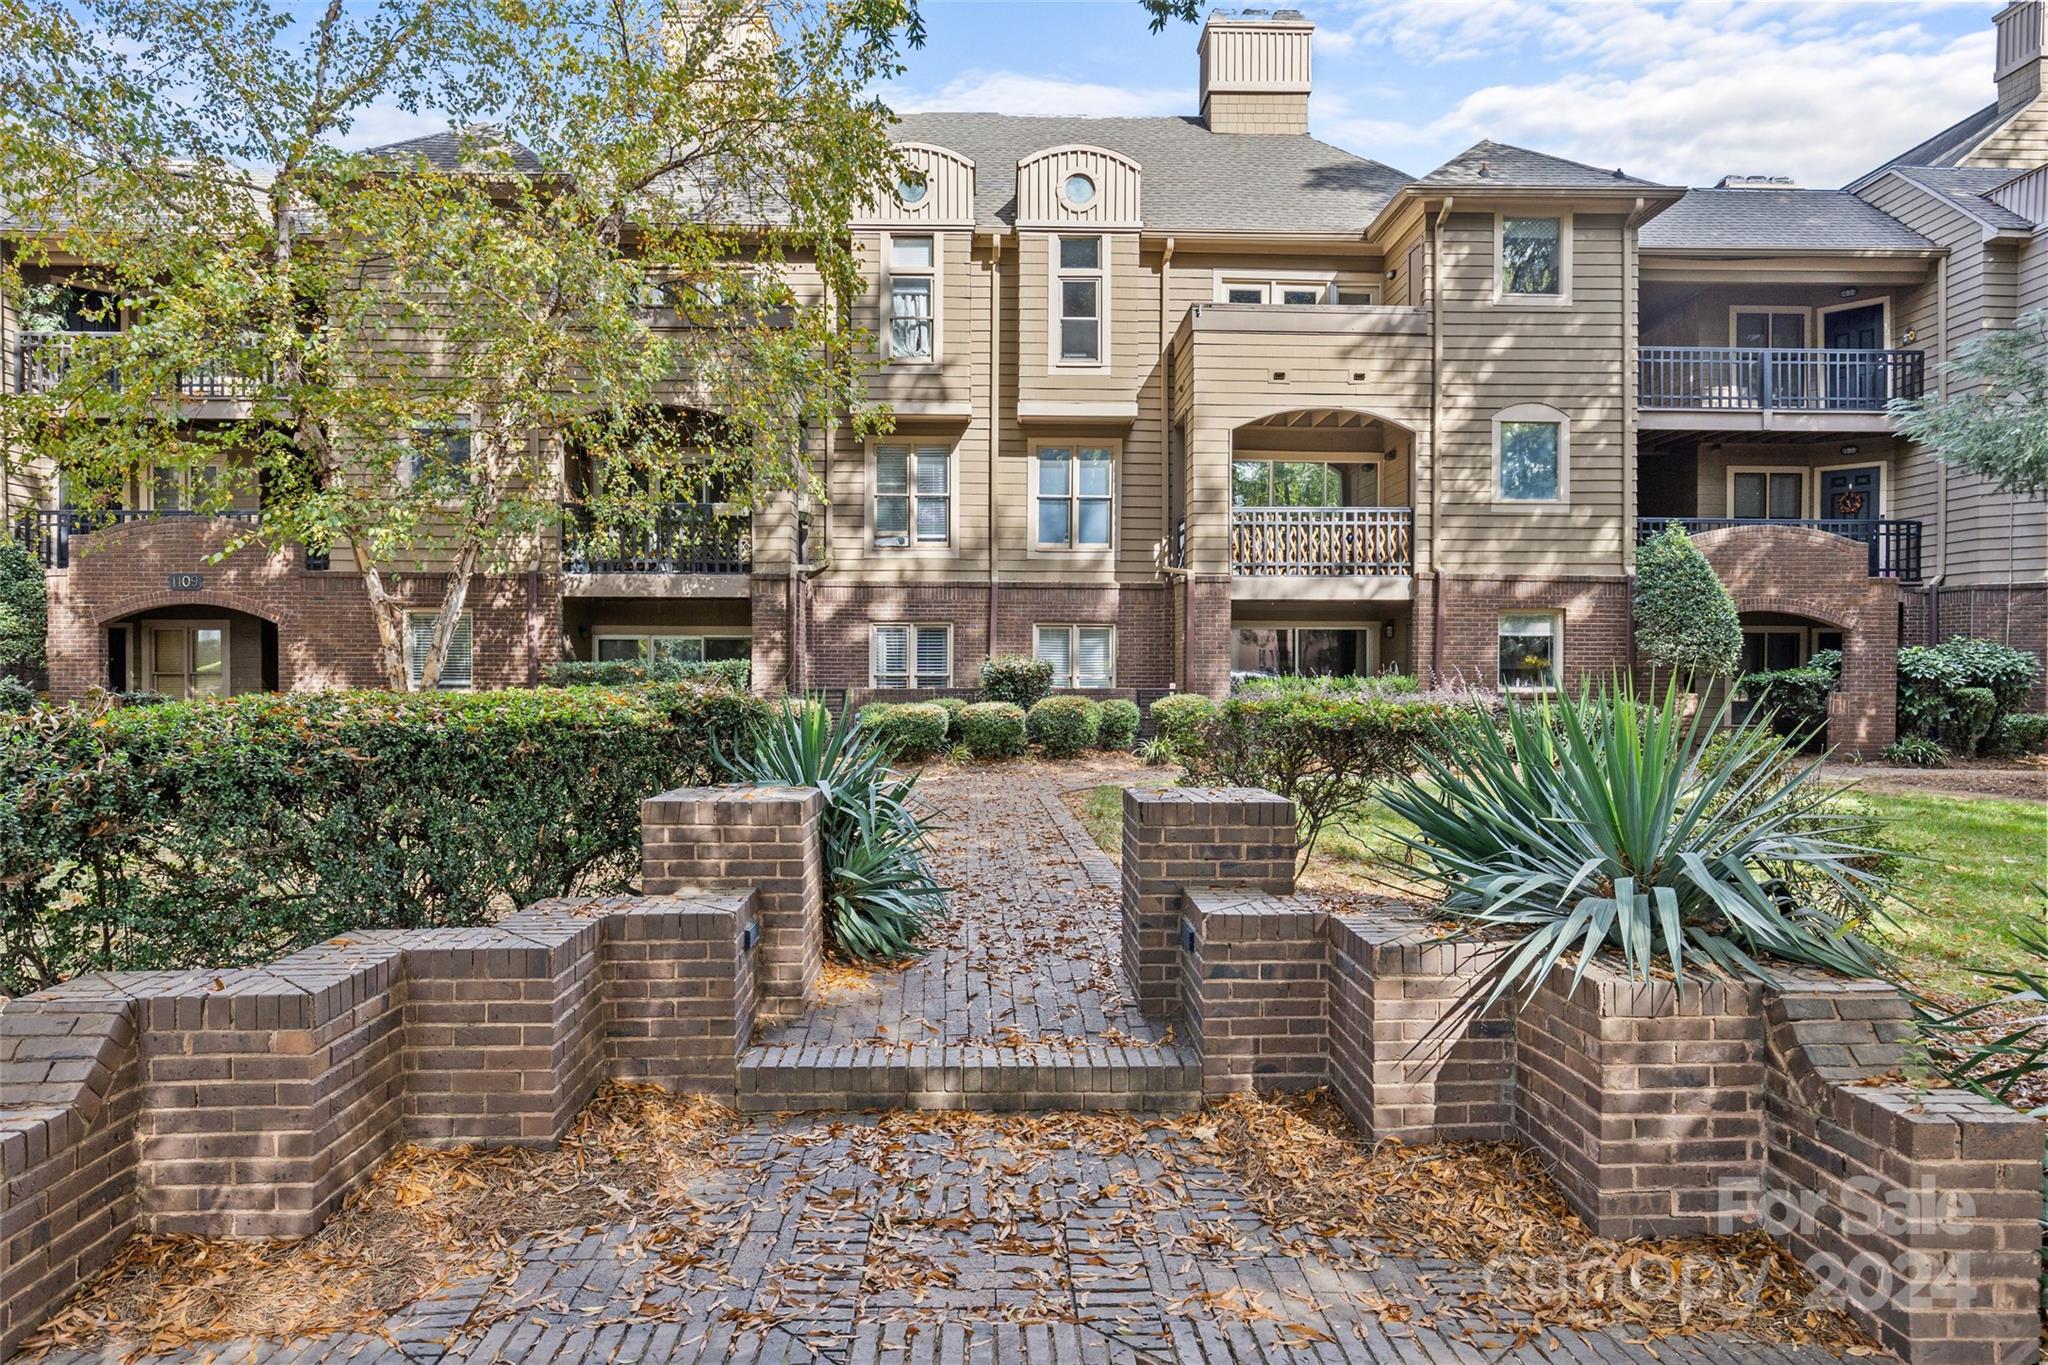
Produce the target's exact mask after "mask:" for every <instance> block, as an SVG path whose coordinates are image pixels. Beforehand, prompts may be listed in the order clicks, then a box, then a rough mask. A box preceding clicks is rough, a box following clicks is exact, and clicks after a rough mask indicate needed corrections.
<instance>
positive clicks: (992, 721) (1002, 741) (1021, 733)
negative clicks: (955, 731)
mask: <svg viewBox="0 0 2048 1365" xmlns="http://www.w3.org/2000/svg"><path fill="white" fill-rule="evenodd" d="M1026 733H1027V732H1026V728H1025V715H1024V708H1023V707H1021V706H1018V705H1017V704H1015V703H1014V702H1007V701H978V702H975V703H974V704H973V705H972V706H969V707H967V708H966V709H965V710H963V711H962V712H961V713H960V738H961V740H962V741H963V742H965V743H966V745H967V749H968V752H969V753H971V754H973V755H974V756H975V757H976V758H1015V757H1016V756H1017V755H1019V754H1021V753H1023V752H1024V747H1025V744H1024V742H1025V738H1026Z"/></svg>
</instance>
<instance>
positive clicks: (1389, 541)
mask: <svg viewBox="0 0 2048 1365" xmlns="http://www.w3.org/2000/svg"><path fill="white" fill-rule="evenodd" d="M1414 534H1415V513H1414V511H1413V510H1412V509H1410V508H1407V507H1237V508H1233V509H1231V513H1230V568H1231V572H1232V573H1234V574H1236V575H1238V576H1239V577H1241V578H1395V577H1407V576H1409V575H1412V574H1413V573H1414V572H1415V539H1414Z"/></svg>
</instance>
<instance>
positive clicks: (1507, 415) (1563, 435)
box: [1487, 403, 1572, 507]
mask: <svg viewBox="0 0 2048 1365" xmlns="http://www.w3.org/2000/svg"><path fill="white" fill-rule="evenodd" d="M1506 422H1554V423H1556V424H1557V496H1556V497H1554V498H1510V497H1507V496H1504V495H1503V494H1502V493H1501V488H1500V429H1501V425H1502V424H1503V423H1506ZM1491 463H1492V466H1493V467H1492V469H1491V470H1489V471H1488V475H1487V478H1488V488H1487V491H1488V493H1489V495H1490V496H1491V499H1492V501H1493V502H1495V503H1496V504H1498V505H1500V506H1502V507H1569V506H1571V501H1572V419H1571V418H1570V417H1569V416H1568V415H1566V414H1565V413H1563V412H1560V411H1558V410H1557V409H1556V408H1553V407H1551V406H1550V405H1549V404H1548V403H1517V404H1515V405H1514V406H1513V407H1511V408H1502V409H1501V410H1500V411H1498V412H1496V413H1494V414H1493V449H1492V461H1491Z"/></svg>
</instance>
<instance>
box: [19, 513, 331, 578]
mask: <svg viewBox="0 0 2048 1365" xmlns="http://www.w3.org/2000/svg"><path fill="white" fill-rule="evenodd" d="M194 518H199V519H212V520H223V521H238V522H243V523H246V524H248V525H251V526H254V525H256V524H257V523H259V522H261V521H262V520H263V513H262V512H260V511H259V510H257V509H256V508H253V507H230V508H227V509H225V510H223V511H219V512H166V511H158V510H156V509H155V508H150V507H97V508H81V507H63V508H57V509H55V510H52V509H49V508H33V509H31V510H29V511H27V512H24V513H22V514H21V517H20V519H19V520H18V521H16V522H15V524H14V538H15V539H16V540H18V541H20V542H21V543H22V544H23V545H25V546H27V547H28V551H29V553H31V554H33V555H34V556H35V557H36V558H37V559H39V560H41V561H42V564H43V567H44V568H46V569H68V568H70V567H71V542H72V540H73V538H74V537H77V536H83V535H90V534H91V533H92V532H94V531H104V530H107V529H108V528H109V527H114V526H126V525H128V524H129V523H130V522H137V521H170V520H174V519H194ZM306 559H307V566H306V567H308V568H325V567H327V565H326V562H325V561H326V556H325V555H324V554H318V553H315V552H313V551H308V552H307V555H306ZM316 561H318V562H316Z"/></svg>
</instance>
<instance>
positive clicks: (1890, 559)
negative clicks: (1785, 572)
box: [1636, 517, 1921, 583]
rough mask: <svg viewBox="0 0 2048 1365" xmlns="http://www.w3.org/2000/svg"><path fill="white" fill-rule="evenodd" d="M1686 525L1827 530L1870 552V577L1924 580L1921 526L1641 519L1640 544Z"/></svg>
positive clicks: (1886, 521) (1692, 530)
mask: <svg viewBox="0 0 2048 1365" xmlns="http://www.w3.org/2000/svg"><path fill="white" fill-rule="evenodd" d="M1672 525H1677V526H1683V527H1684V528H1685V531H1686V534H1687V535H1695V536H1696V535H1699V534H1700V533H1701V532H1703V531H1719V530H1724V529H1726V528H1728V527H1731V526H1767V527H1777V528H1780V529H1802V530H1809V531H1825V532H1827V533H1828V534H1829V535H1831V536H1840V537H1842V538H1843V539H1844V540H1853V541H1856V542H1857V543H1859V544H1861V545H1864V546H1866V547H1868V549H1869V551H1870V576H1871V577H1872V578H1896V579H1898V580H1899V581H1900V582H1902V583H1917V582H1919V581H1920V577H1921V573H1920V523H1919V522H1917V521H1894V520H1892V519H1890V518H1888V517H1880V518H1877V519H1874V520H1862V521H1816V520H1806V521H1789V520H1788V521H1779V520H1771V519H1766V518H1757V517H1639V518H1637V519H1636V543H1637V544H1641V543H1642V542H1644V541H1646V540H1648V539H1649V538H1650V537H1651V536H1654V535H1656V534H1657V533H1658V532H1659V531H1661V530H1663V529H1664V528H1665V527H1666V526H1672Z"/></svg>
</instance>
